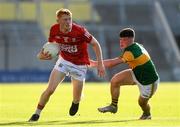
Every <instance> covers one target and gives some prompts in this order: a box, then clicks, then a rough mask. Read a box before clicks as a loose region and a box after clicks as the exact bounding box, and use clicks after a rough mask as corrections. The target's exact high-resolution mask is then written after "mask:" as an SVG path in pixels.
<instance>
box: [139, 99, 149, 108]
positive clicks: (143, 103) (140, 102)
mask: <svg viewBox="0 0 180 127" xmlns="http://www.w3.org/2000/svg"><path fill="white" fill-rule="evenodd" d="M138 103H139V106H141V107H144V106H146V105H147V103H148V101H146V100H139V101H138Z"/></svg>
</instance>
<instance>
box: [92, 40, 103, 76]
mask: <svg viewBox="0 0 180 127" xmlns="http://www.w3.org/2000/svg"><path fill="white" fill-rule="evenodd" d="M91 45H92V47H93V50H94V52H95V54H96V59H97V71H98V75H99V76H100V77H103V76H104V75H105V68H104V64H103V58H102V50H101V47H100V45H99V42H98V41H97V40H96V39H95V38H94V37H93V38H92V40H91Z"/></svg>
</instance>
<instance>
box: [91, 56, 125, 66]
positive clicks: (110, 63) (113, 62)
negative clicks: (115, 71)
mask: <svg viewBox="0 0 180 127" xmlns="http://www.w3.org/2000/svg"><path fill="white" fill-rule="evenodd" d="M103 63H104V66H105V67H106V68H111V67H114V66H116V65H118V64H121V63H123V61H122V59H121V58H119V57H116V58H114V59H106V60H103ZM97 66H98V62H97V61H95V60H90V67H97Z"/></svg>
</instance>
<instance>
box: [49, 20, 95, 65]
mask: <svg viewBox="0 0 180 127" xmlns="http://www.w3.org/2000/svg"><path fill="white" fill-rule="evenodd" d="M91 40H92V35H91V34H90V33H89V32H88V31H87V30H86V29H85V28H84V27H82V26H80V25H77V24H75V23H73V24H72V30H71V31H70V32H68V33H62V32H61V31H60V25H59V24H55V25H53V26H52V27H51V29H50V34H49V39H48V41H49V42H56V43H59V46H60V55H61V57H62V58H63V59H65V60H67V61H69V62H71V63H73V64H76V65H86V64H89V55H88V50H87V43H90V41H91Z"/></svg>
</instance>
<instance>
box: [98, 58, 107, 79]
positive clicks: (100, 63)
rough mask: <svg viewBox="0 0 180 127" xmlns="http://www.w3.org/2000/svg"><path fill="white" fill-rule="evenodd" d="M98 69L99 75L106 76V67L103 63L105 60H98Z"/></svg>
mask: <svg viewBox="0 0 180 127" xmlns="http://www.w3.org/2000/svg"><path fill="white" fill-rule="evenodd" d="M97 71H98V75H99V76H100V77H104V76H105V73H106V72H105V67H104V64H103V61H98V65H97Z"/></svg>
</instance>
